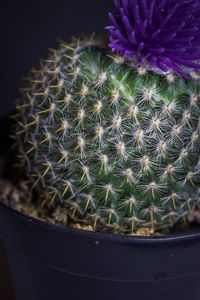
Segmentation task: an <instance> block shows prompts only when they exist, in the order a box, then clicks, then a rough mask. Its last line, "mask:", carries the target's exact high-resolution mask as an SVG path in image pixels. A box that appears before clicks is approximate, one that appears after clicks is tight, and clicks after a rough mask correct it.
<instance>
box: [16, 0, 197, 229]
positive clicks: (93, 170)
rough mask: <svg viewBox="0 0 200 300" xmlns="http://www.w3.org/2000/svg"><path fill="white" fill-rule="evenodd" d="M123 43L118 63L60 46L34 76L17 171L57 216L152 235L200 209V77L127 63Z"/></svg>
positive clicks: (75, 44)
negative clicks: (58, 211)
mask: <svg viewBox="0 0 200 300" xmlns="http://www.w3.org/2000/svg"><path fill="white" fill-rule="evenodd" d="M152 2H156V1H152ZM161 2H163V3H164V2H166V1H161ZM186 2H190V1H186ZM194 2H195V1H194ZM122 3H126V5H128V4H130V3H135V1H131V0H130V1H117V8H118V7H121V5H122ZM127 3H128V4H127ZM141 3H145V2H144V1H141ZM195 3H196V2H195ZM123 5H124V6H125V4H123ZM163 5H164V4H163ZM124 11H125V7H124ZM110 16H111V19H112V21H113V22H114V24H115V26H118V25H117V21H116V20H118V19H117V18H119V16H118V17H113V15H110ZM118 22H119V20H118ZM115 26H114V25H111V26H110V27H109V30H110V31H111V35H112V34H113V35H116V30H115V29H116V28H115ZM118 28H119V26H118ZM120 41H122V42H125V41H124V38H122V36H120V39H119V40H116V38H113V36H111V47H112V49H113V50H114V51H117V52H118V53H116V54H113V53H110V52H109V51H108V49H104V47H101V46H100V45H99V44H98V43H96V42H93V41H92V42H91V41H80V40H74V41H72V43H71V44H66V43H64V42H62V43H61V45H60V47H59V49H58V50H51V52H52V53H51V54H50V57H49V59H48V60H46V61H43V62H42V63H41V68H40V69H39V70H36V69H33V70H32V72H31V74H30V77H29V78H28V81H29V84H28V85H27V86H26V87H25V88H24V89H22V95H23V97H22V98H21V100H20V102H19V103H18V105H17V113H16V119H17V124H18V125H17V126H16V127H17V129H16V141H17V145H18V149H19V158H18V163H19V166H20V167H21V168H22V170H23V171H25V173H26V174H27V176H28V177H29V179H30V181H31V182H32V186H33V187H34V188H36V190H37V192H38V195H39V200H40V202H41V203H42V205H45V206H47V207H48V208H49V209H50V210H56V209H57V208H58V207H60V206H62V207H65V208H66V211H67V213H68V217H69V218H70V219H71V220H72V221H74V222H77V221H78V222H80V223H82V224H86V225H91V226H93V228H94V229H96V230H106V229H108V230H113V231H114V232H123V233H134V232H136V231H137V230H138V229H140V228H149V229H150V231H151V233H154V232H155V231H156V230H158V229H160V228H162V227H169V226H173V225H174V224H175V223H176V222H177V221H179V220H183V221H185V220H186V219H187V215H188V214H191V211H192V210H193V209H194V207H196V204H197V203H198V202H199V183H200V143H199V129H200V118H199V115H200V114H199V113H200V80H199V79H200V77H199V73H198V71H195V70H194V69H195V68H193V69H192V70H191V69H189V68H188V65H189V64H190V63H189V58H188V60H187V62H186V64H185V65H187V68H183V69H182V68H181V67H180V66H179V67H178V65H177V64H176V63H177V61H176V62H175V63H174V66H175V65H176V70H172V69H171V66H172V64H171V63H170V70H167V71H166V67H167V65H165V70H163V68H162V69H159V70H158V65H157V66H155V65H154V66H153V65H152V64H151V63H150V62H151V61H148V63H146V62H144V60H142V64H141V59H139V60H138V61H134V59H133V58H131V57H127V56H126V55H122V53H120V51H119V48H118V46H119V45H120ZM114 43H116V45H118V46H117V48H115V44H114ZM194 43H195V41H194ZM120 47H121V46H120ZM120 49H122V48H120ZM123 49H124V48H123ZM188 51H189V50H188ZM188 53H189V52H188ZM131 55H133V52H132V54H131ZM188 56H189V55H188ZM193 57H194V56H193ZM195 58H196V57H195ZM161 61H162V60H161V59H160V60H159V66H160V65H161ZM163 65H164V64H162V66H163ZM197 66H198V64H197V63H193V67H196V68H197V69H198V67H197ZM190 67H191V65H190ZM176 71H178V72H176ZM186 77H187V78H186Z"/></svg>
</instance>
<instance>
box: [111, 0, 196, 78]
mask: <svg viewBox="0 0 200 300" xmlns="http://www.w3.org/2000/svg"><path fill="white" fill-rule="evenodd" d="M115 6H116V11H115V13H113V14H112V13H109V18H110V20H111V25H110V26H108V27H107V29H108V30H109V31H110V44H109V46H110V47H111V49H112V51H113V52H118V53H120V54H122V55H123V56H124V57H128V58H133V57H134V58H135V59H136V60H137V62H138V63H139V64H143V63H148V64H150V65H151V66H152V67H157V68H159V69H161V70H162V71H164V72H167V71H169V70H171V69H173V70H175V71H176V72H178V73H180V74H182V75H183V76H184V77H186V76H187V75H186V72H187V69H188V68H189V69H195V70H199V69H200V64H199V62H198V60H199V59H200V0H116V1H115Z"/></svg>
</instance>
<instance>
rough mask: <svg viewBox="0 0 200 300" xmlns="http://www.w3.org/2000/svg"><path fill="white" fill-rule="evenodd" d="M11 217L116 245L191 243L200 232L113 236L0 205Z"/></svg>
mask: <svg viewBox="0 0 200 300" xmlns="http://www.w3.org/2000/svg"><path fill="white" fill-rule="evenodd" d="M1 208H3V210H4V211H5V212H6V213H8V214H11V215H13V216H14V217H16V218H19V219H21V220H22V221H24V222H27V223H28V224H29V225H35V226H38V227H42V228H45V229H50V230H52V231H58V232H63V233H68V234H71V235H77V236H79V237H84V236H85V237H87V238H91V239H95V240H107V241H113V242H118V243H122V242H123V243H124V242H128V243H131V244H161V243H165V244H166V243H177V242H182V241H185V242H186V241H192V240H197V239H198V240H199V239H200V230H193V231H191V232H188V233H187V232H183V233H181V234H180V233H179V234H171V235H163V236H137V235H135V236H128V235H117V234H116V235H115V234H113V233H106V232H98V231H88V230H83V229H76V228H72V227H67V226H64V225H62V224H52V223H48V222H46V221H43V220H40V219H37V218H34V217H32V216H28V215H26V214H24V213H21V212H19V211H17V210H15V209H13V208H11V207H9V206H7V205H5V204H4V203H0V209H1Z"/></svg>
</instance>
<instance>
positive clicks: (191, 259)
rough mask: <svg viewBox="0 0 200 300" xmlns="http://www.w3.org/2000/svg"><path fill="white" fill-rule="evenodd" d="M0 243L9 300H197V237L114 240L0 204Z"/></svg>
mask: <svg viewBox="0 0 200 300" xmlns="http://www.w3.org/2000/svg"><path fill="white" fill-rule="evenodd" d="M0 239H1V240H3V243H4V246H5V250H6V255H7V260H8V265H9V268H10V273H11V282H12V285H13V288H14V294H15V298H14V299H15V300H66V299H69V300H130V299H132V300H146V299H150V300H199V299H200V231H199V232H193V233H188V234H183V235H174V236H169V237H159V238H147V237H125V236H113V235H109V234H102V233H96V232H86V231H80V230H75V229H70V228H66V227H62V226H57V225H51V224H47V223H44V222H42V221H39V220H36V219H33V218H30V217H28V216H24V215H22V214H20V213H18V212H16V211H14V210H12V209H10V208H7V207H6V206H4V205H2V204H1V205H0ZM2 300H4V299H2ZM5 300H6V299H5Z"/></svg>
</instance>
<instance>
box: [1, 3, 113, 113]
mask: <svg viewBox="0 0 200 300" xmlns="http://www.w3.org/2000/svg"><path fill="white" fill-rule="evenodd" d="M113 2H114V1H113V0H55V1H51V0H49V1H47V0H40V1H38V0H27V1H20V0H18V1H9V0H7V1H1V7H0V31H1V35H0V36H1V39H0V41H1V47H0V55H1V56H0V77H1V78H0V83H1V84H0V89H1V92H0V117H1V116H3V115H5V114H6V113H8V112H10V111H11V110H12V109H13V108H14V105H15V104H14V101H15V99H16V98H18V97H19V92H18V89H19V86H20V82H21V78H22V77H23V76H26V75H27V73H28V72H29V70H30V69H31V67H32V66H34V65H37V63H38V61H39V59H40V58H45V57H46V56H47V53H48V52H47V48H51V47H56V46H57V45H58V38H61V39H63V40H66V41H68V40H69V38H70V37H71V36H80V35H81V34H91V33H93V32H96V33H103V34H107V33H106V31H105V30H104V27H105V26H106V25H107V24H108V23H109V21H108V17H107V13H108V11H109V10H111V9H112V7H113Z"/></svg>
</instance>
